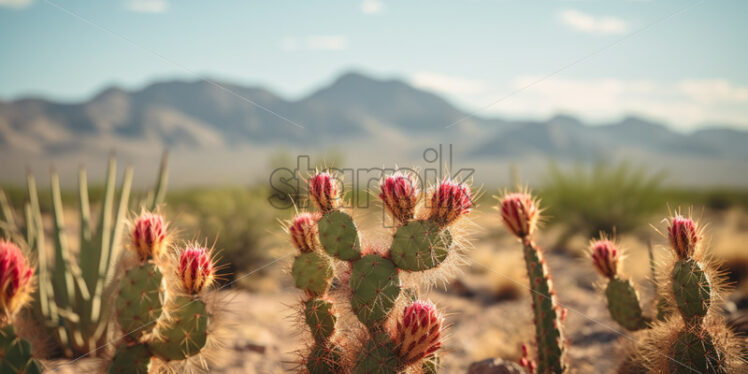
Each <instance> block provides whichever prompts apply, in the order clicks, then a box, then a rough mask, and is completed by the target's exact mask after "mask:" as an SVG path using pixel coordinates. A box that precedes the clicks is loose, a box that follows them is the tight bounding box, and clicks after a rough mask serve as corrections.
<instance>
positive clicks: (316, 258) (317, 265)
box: [291, 252, 333, 296]
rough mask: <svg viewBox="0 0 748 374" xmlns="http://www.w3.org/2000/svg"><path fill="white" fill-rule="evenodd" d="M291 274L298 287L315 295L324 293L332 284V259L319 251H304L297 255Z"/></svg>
mask: <svg viewBox="0 0 748 374" xmlns="http://www.w3.org/2000/svg"><path fill="white" fill-rule="evenodd" d="M291 275H292V276H293V279H294V282H295V284H296V287H298V288H300V289H302V290H304V291H306V292H308V293H309V294H311V295H314V296H321V295H324V294H325V293H327V290H328V289H330V285H331V284H332V278H333V267H332V261H330V258H328V257H327V256H325V255H323V254H321V253H318V252H308V253H302V254H300V255H298V256H296V259H295V260H294V262H293V266H292V267H291Z"/></svg>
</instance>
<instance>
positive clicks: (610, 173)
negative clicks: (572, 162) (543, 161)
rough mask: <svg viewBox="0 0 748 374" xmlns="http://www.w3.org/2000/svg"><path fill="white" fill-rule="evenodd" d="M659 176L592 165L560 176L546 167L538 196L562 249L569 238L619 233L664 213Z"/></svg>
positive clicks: (620, 166)
mask: <svg viewBox="0 0 748 374" xmlns="http://www.w3.org/2000/svg"><path fill="white" fill-rule="evenodd" d="M663 178H664V175H663V174H662V173H658V174H649V173H648V172H647V171H646V170H645V168H643V167H633V166H631V165H630V164H628V163H625V162H623V163H620V164H617V165H611V164H608V163H598V164H596V165H593V166H592V167H584V166H580V165H578V166H576V167H575V168H573V169H571V170H563V169H561V168H560V167H559V166H558V165H555V164H552V165H551V166H550V167H549V170H548V174H547V176H546V179H545V181H544V184H543V186H542V188H541V190H540V197H541V198H542V200H543V202H544V204H543V205H544V206H546V207H548V209H547V210H546V211H545V214H544V215H545V217H546V218H547V221H548V223H549V224H552V225H553V224H560V225H563V227H564V231H563V232H564V234H562V235H561V238H560V239H559V241H558V242H557V245H556V246H557V247H563V245H564V244H565V243H566V241H567V240H568V239H569V238H570V237H571V236H573V235H576V234H578V235H583V236H585V237H591V236H593V235H594V234H596V233H598V232H599V231H605V232H617V233H625V232H629V231H631V230H634V229H635V228H637V227H641V226H642V225H643V224H644V223H646V222H647V219H648V218H650V217H651V216H652V214H654V213H655V212H657V211H658V210H661V209H664V208H666V201H665V196H664V195H663V192H662V188H661V185H662V181H663Z"/></svg>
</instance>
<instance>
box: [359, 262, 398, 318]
mask: <svg viewBox="0 0 748 374" xmlns="http://www.w3.org/2000/svg"><path fill="white" fill-rule="evenodd" d="M350 285H351V290H352V291H353V295H352V297H351V307H352V308H353V312H354V313H355V314H356V316H357V317H358V319H359V320H360V321H361V322H363V323H364V324H365V325H367V326H369V327H371V326H373V325H376V324H377V323H379V322H382V321H384V320H385V319H386V318H387V316H388V315H389V313H390V311H391V310H392V306H393V305H394V304H395V300H396V299H397V297H398V296H399V295H400V277H399V276H398V274H397V268H395V264H393V263H392V261H390V260H388V259H386V258H383V257H381V256H379V255H373V254H372V255H366V256H364V257H362V258H361V259H360V260H358V261H356V262H355V263H354V264H353V270H352V271H351V280H350Z"/></svg>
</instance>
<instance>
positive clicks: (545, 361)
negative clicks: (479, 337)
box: [499, 192, 569, 373]
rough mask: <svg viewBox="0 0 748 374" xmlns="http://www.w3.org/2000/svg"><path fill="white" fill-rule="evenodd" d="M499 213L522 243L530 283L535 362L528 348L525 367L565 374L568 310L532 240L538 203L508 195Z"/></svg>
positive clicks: (528, 197) (522, 194)
mask: <svg viewBox="0 0 748 374" xmlns="http://www.w3.org/2000/svg"><path fill="white" fill-rule="evenodd" d="M499 211H500V212H501V218H502V220H503V222H504V225H505V226H506V227H507V229H508V230H509V231H510V232H511V233H512V234H513V235H514V236H516V237H517V238H518V239H519V240H520V242H521V243H522V253H523V256H524V259H525V265H526V267H527V276H528V278H529V280H530V296H531V299H532V311H533V321H534V323H535V344H536V347H537V350H536V361H532V360H531V359H530V358H529V357H528V354H527V349H526V348H525V349H523V351H524V355H523V358H522V364H523V366H525V367H526V368H527V369H528V370H530V371H534V370H537V372H538V373H565V372H567V371H568V369H569V366H568V364H567V362H566V339H565V336H564V329H563V319H564V318H563V317H564V314H565V310H564V309H562V308H561V307H560V306H559V305H558V300H557V297H556V292H555V291H554V289H553V282H552V281H551V275H550V271H549V269H548V265H547V264H546V262H545V260H544V258H543V251H542V250H541V249H540V247H539V246H538V245H537V244H535V242H534V241H533V234H534V233H535V229H536V228H537V223H538V220H539V218H540V208H539V207H538V202H537V201H536V200H535V199H534V198H533V197H532V196H531V195H530V194H529V193H527V192H513V193H505V194H504V196H502V197H501V198H500V201H499Z"/></svg>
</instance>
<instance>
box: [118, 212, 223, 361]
mask: <svg viewBox="0 0 748 374" xmlns="http://www.w3.org/2000/svg"><path fill="white" fill-rule="evenodd" d="M131 238H132V244H131V246H130V249H131V251H130V252H129V253H128V254H127V255H126V258H125V259H124V260H123V264H125V265H124V266H126V267H127V269H126V270H125V271H124V274H123V276H122V278H121V280H120V288H119V291H118V293H117V300H116V307H117V308H116V309H117V322H118V323H119V326H120V328H121V329H122V333H123V339H122V340H123V343H122V344H121V345H120V347H119V348H118V349H117V352H116V353H115V356H114V359H113V360H112V364H111V365H110V367H109V371H108V372H109V373H148V371H149V370H150V367H151V360H152V358H153V357H156V358H158V359H160V360H162V361H166V362H168V361H180V360H184V359H187V358H189V357H191V356H194V355H196V354H198V353H200V351H201V350H202V349H203V347H204V346H205V344H206V341H207V337H208V325H209V320H210V314H209V313H208V311H207V309H206V304H205V302H204V301H203V300H202V299H201V293H202V291H203V290H204V289H206V288H207V287H209V286H210V284H211V283H212V281H213V279H214V277H215V275H214V272H215V269H214V265H213V259H212V258H211V253H210V251H209V250H208V249H206V248H204V247H201V246H199V245H197V244H189V245H187V246H185V247H184V248H182V249H180V250H179V251H178V253H177V254H176V256H165V255H164V254H163V252H164V248H165V247H167V245H168V236H167V225H166V223H165V221H164V219H163V217H162V216H160V215H157V214H152V213H148V212H145V213H143V214H141V216H140V217H139V218H138V219H137V220H136V222H135V224H134V228H133V230H132V236H131ZM170 269H173V270H174V274H168V273H167V272H168V271H169V270H170Z"/></svg>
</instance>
